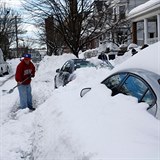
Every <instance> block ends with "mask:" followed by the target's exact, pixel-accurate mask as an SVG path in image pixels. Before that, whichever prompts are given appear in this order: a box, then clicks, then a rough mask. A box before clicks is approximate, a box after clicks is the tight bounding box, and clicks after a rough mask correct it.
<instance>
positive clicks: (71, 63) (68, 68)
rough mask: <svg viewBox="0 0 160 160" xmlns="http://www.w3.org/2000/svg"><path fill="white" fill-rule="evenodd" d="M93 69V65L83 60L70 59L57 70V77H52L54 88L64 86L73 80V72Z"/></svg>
mask: <svg viewBox="0 0 160 160" xmlns="http://www.w3.org/2000/svg"><path fill="white" fill-rule="evenodd" d="M85 67H95V65H94V64H92V63H91V62H89V61H87V60H85V59H71V60H68V61H66V62H65V63H64V65H63V66H62V68H61V69H57V70H56V73H57V75H56V76H55V77H54V87H55V88H58V87H59V86H65V85H66V84H67V83H69V82H70V81H72V80H73V79H75V76H76V75H75V74H74V71H75V70H76V69H79V68H85Z"/></svg>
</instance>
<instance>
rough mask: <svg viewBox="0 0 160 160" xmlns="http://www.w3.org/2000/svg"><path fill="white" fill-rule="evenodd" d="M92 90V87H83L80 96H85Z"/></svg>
mask: <svg viewBox="0 0 160 160" xmlns="http://www.w3.org/2000/svg"><path fill="white" fill-rule="evenodd" d="M90 90H91V88H90V87H88V88H83V89H82V90H81V92H80V97H83V96H84V95H85V94H86V93H88V92H89V91H90Z"/></svg>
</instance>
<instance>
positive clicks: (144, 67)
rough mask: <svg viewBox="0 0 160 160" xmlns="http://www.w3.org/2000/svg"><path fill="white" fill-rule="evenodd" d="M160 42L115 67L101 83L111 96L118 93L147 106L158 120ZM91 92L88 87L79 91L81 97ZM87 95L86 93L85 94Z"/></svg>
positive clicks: (159, 115) (159, 106) (159, 112)
mask: <svg viewBox="0 0 160 160" xmlns="http://www.w3.org/2000/svg"><path fill="white" fill-rule="evenodd" d="M159 44H160V42H157V43H155V44H153V45H150V46H149V47H147V48H146V49H145V50H141V51H139V52H138V53H137V54H136V55H135V56H133V57H131V58H130V59H128V60H127V61H125V62H123V63H122V64H121V65H119V66H118V67H117V68H116V67H115V68H114V69H113V70H111V72H110V73H109V75H108V76H107V78H106V79H104V80H103V81H101V82H100V83H101V84H104V85H105V86H106V87H108V88H109V89H111V91H112V93H111V95H112V96H114V95H117V94H119V93H122V94H125V95H130V96H133V97H136V98H137V99H138V102H146V103H147V104H148V108H147V110H148V112H150V113H151V114H152V115H154V116H155V117H156V118H158V119H160V70H159V66H160V64H159V52H157V50H158V49H159ZM90 90H91V88H90V87H87V88H84V89H82V90H81V92H80V95H81V97H83V96H84V95H85V94H86V93H87V92H89V91H90ZM87 94H88V93H87Z"/></svg>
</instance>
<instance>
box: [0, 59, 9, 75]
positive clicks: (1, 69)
mask: <svg viewBox="0 0 160 160" xmlns="http://www.w3.org/2000/svg"><path fill="white" fill-rule="evenodd" d="M4 74H9V65H8V63H7V62H5V61H3V62H0V76H3V75H4Z"/></svg>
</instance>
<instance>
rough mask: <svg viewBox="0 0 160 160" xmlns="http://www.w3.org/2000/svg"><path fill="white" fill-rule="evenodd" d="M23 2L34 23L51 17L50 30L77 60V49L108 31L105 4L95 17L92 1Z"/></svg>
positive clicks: (41, 0)
mask: <svg viewBox="0 0 160 160" xmlns="http://www.w3.org/2000/svg"><path fill="white" fill-rule="evenodd" d="M24 1H25V3H24V7H25V9H27V10H28V11H30V12H31V14H32V15H33V16H34V17H36V20H37V19H39V20H40V19H41V20H44V19H45V18H48V17H50V16H53V24H54V25H53V28H54V30H55V31H56V33H59V35H61V37H63V41H64V42H65V45H67V46H68V47H69V48H70V50H71V51H72V52H73V54H74V55H76V56H77V57H78V52H79V50H81V49H82V48H83V47H84V46H85V45H86V44H87V43H89V42H90V41H92V40H93V39H95V38H97V37H99V36H100V35H101V34H102V32H105V31H106V30H109V29H108V28H107V27H106V21H108V17H107V16H106V15H107V14H108V8H109V6H110V4H109V3H106V4H105V6H104V7H105V10H104V11H102V12H100V13H99V12H97V13H96V14H95V13H94V10H95V4H94V3H93V2H92V0H39V1H34V0H24ZM53 38H54V35H53Z"/></svg>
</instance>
